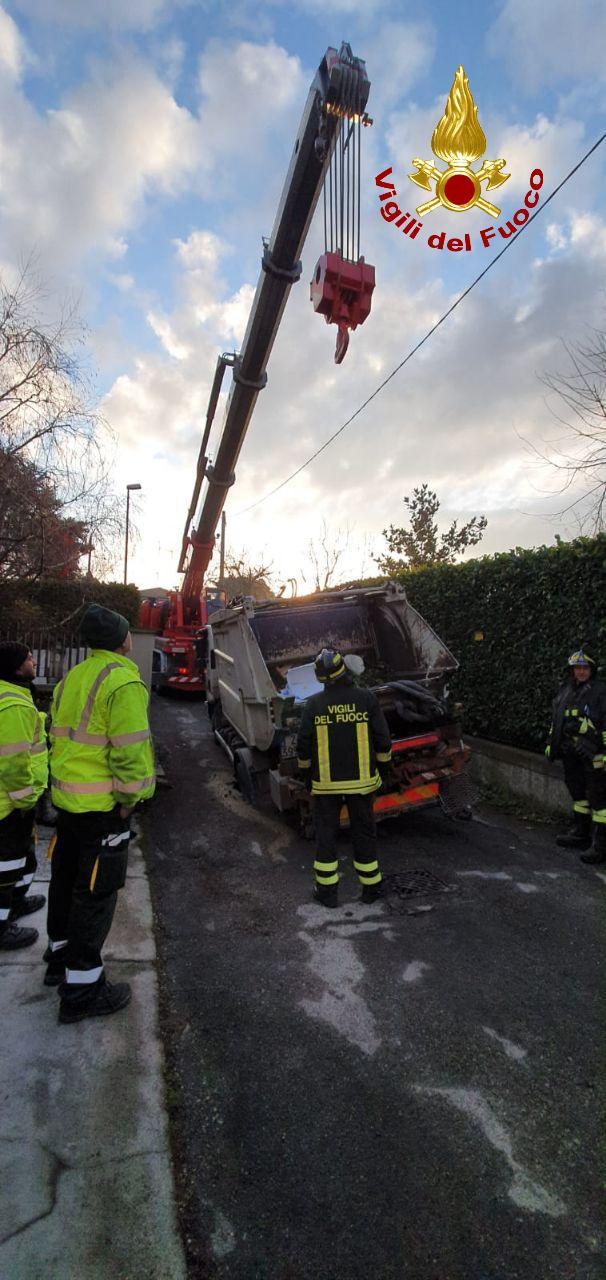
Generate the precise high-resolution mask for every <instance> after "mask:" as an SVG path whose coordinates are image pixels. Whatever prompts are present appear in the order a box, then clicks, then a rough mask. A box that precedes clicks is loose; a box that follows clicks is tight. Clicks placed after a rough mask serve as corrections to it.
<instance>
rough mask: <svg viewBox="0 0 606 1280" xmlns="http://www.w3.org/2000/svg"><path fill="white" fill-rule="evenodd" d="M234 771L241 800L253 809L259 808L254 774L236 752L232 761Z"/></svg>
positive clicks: (257, 789)
mask: <svg viewBox="0 0 606 1280" xmlns="http://www.w3.org/2000/svg"><path fill="white" fill-rule="evenodd" d="M234 771H235V775H236V782H237V784H238V790H239V792H240V795H241V796H242V798H243V800H246V801H248V804H251V805H252V806H253V809H258V807H259V788H258V786H257V780H256V778H255V775H254V773H253V772H252V770H251V769H250V768H249V766H248V763H247V761H246V759H245V758H244V757H243V756H242V754H241V753H240V752H239V751H238V752H236V757H235V760H234Z"/></svg>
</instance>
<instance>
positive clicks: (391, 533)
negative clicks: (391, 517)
mask: <svg viewBox="0 0 606 1280" xmlns="http://www.w3.org/2000/svg"><path fill="white" fill-rule="evenodd" d="M404 505H405V507H406V508H407V510H408V516H409V520H410V528H409V529H406V528H404V527H398V526H397V525H393V524H390V526H389V529H384V530H383V537H384V538H386V539H387V547H388V551H389V552H390V554H389V555H382V556H375V559H376V561H377V564H378V566H379V568H380V569H381V571H382V572H383V573H386V574H397V573H401V571H402V570H403V569H421V568H425V567H427V566H429V565H438V564H453V563H454V561H455V560H456V558H457V556H459V555H460V554H461V552H462V551H465V550H466V548H467V547H475V546H476V544H477V543H478V542H480V541H481V540H482V538H483V536H484V530H485V528H486V525H487V524H488V521H487V519H486V516H473V517H472V519H471V520H468V521H467V524H463V525H461V526H460V527H459V524H458V521H457V520H453V522H452V524H451V526H450V528H449V529H447V530H446V532H445V533H439V532H438V525H437V521H436V518H435V517H436V515H437V513H438V511H439V509H440V500H439V498H438V496H437V494H435V493H434V491H433V489H430V488H429V486H428V485H427V484H422V485H420V486H418V487H417V488H416V489H413V491H412V497H405V498H404Z"/></svg>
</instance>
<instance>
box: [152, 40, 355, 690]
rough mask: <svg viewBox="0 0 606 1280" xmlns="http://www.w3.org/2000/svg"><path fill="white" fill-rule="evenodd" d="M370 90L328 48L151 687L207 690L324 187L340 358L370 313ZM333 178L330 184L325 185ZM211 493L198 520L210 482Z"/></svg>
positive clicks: (169, 605) (230, 358)
mask: <svg viewBox="0 0 606 1280" xmlns="http://www.w3.org/2000/svg"><path fill="white" fill-rule="evenodd" d="M369 90H370V82H369V79H368V76H367V74H366V66H365V63H364V62H363V60H362V59H361V58H356V57H354V55H353V53H352V50H351V46H350V45H349V44H347V43H345V42H344V43H343V44H342V45H341V48H340V50H337V49H333V48H329V49H327V51H326V53H325V55H324V57H323V58H322V61H321V63H320V65H319V67H318V70H317V72H316V75H315V76H314V79H313V81H312V84H311V86H310V89H309V93H308V96H307V101H306V104H305V108H304V111H303V115H302V117H301V121H300V124H299V128H298V131H297V137H296V141H295V145H294V148H293V152H292V157H291V161H290V165H289V168H288V172H287V175H286V179H285V181H284V186H283V189H282V194H281V197H280V202H279V206H278V212H277V214H276V219H275V223H274V226H273V230H272V233H271V236H270V238H269V240H267V241H264V243H263V254H262V259H261V271H260V274H259V280H258V284H257V289H256V293H255V296H254V299H253V303H252V307H251V312H250V317H249V320H248V325H247V328H246V333H245V335H244V339H243V342H242V347H241V350H240V352H239V354H237V355H236V354H235V353H224V354H223V355H220V356H219V357H218V359H217V364H216V368H215V374H214V378H213V382H212V387H211V392H210V398H209V402H208V408H207V413H206V422H205V426H204V432H203V436H202V443H201V445H200V451H199V455H198V461H197V466H196V476H195V483H194V489H193V493H192V497H191V502H190V505H189V510H188V512H187V519H186V521H185V529H184V532H183V541H182V548H181V555H180V559H179V573H182V574H183V575H184V577H183V582H182V586H181V590H180V591H175V592H172V593H170V596H169V600H168V602H165V603H163V602H161V601H156V600H149V601H146V602H145V604H144V606H143V611H142V614H141V619H140V621H141V626H143V627H148V628H153V629H155V628H156V626H159V627H160V628H161V632H160V634H159V636H158V643H157V645H156V653H155V659H154V661H155V666H156V670H155V672H154V683H155V685H156V687H158V688H161V689H171V690H175V691H176V692H196V693H204V692H205V675H204V672H203V670H201V668H200V663H199V660H198V648H199V645H198V637H199V635H200V632H201V630H202V628H203V627H204V626H205V625H206V623H207V621H208V619H209V616H210V614H211V613H212V612H213V611H215V610H216V609H217V607H219V606H220V605H221V602H222V601H221V596H220V594H216V593H213V592H211V591H209V589H208V588H207V587H205V585H204V580H205V576H206V572H207V570H208V566H209V564H210V561H211V559H212V556H213V552H214V549H215V536H216V530H217V527H218V523H219V520H220V517H221V512H222V510H223V506H224V504H225V500H226V497H227V494H228V492H229V489H230V488H231V486H232V485H233V483H234V481H235V472H234V468H235V465H236V463H237V460H238V457H239V454H240V450H241V448H242V444H243V442H244V438H245V436H246V432H247V429H248V424H249V422H250V419H251V416H252V413H253V410H254V408H255V404H256V401H257V396H258V395H259V392H260V391H262V390H263V388H264V387H265V385H266V383H267V371H266V370H267V363H268V360H269V356H270V354H271V350H272V347H273V344H274V341H275V337H276V334H277V331H278V327H279V324H280V321H281V319H282V313H283V311H284V307H285V305H286V301H287V298H288V295H289V293H290V290H291V287H292V285H293V284H295V283H296V282H297V281H298V280H299V279H300V277H301V273H302V264H301V261H300V254H301V251H302V248H303V244H304V242H305V238H306V236H307V232H308V229H309V225H310V222H311V219H312V216H313V213H314V210H315V208H316V204H317V202H318V199H319V197H320V194H321V192H322V191H323V190H324V229H325V234H324V253H323V254H322V255H321V256H320V258H319V261H318V263H317V265H316V267H315V270H314V273H313V277H312V281H311V285H310V296H311V301H312V302H313V306H314V310H315V311H317V312H318V314H320V315H323V316H324V319H325V321H326V323H327V324H335V325H336V326H337V334H338V336H337V349H336V353H335V361H336V362H337V363H338V364H340V363H341V361H342V360H343V358H344V356H345V352H346V351H347V346H348V341H349V331H350V329H352V330H353V329H356V328H357V327H358V325H360V324H363V323H364V321H365V320H366V318H367V317H368V315H369V313H370V305H371V298H372V292H373V289H374V285H375V271H374V267H372V266H371V265H370V264H369V263H367V262H365V260H364V257H363V256H362V255H361V254H360V198H361V184H360V175H361V137H362V131H363V129H364V128H365V127H367V126H369V125H371V124H372V121H371V119H370V117H369V116H368V115H367V113H366V105H367V102H368V94H369ZM325 180H327V181H325ZM227 368H231V374H232V380H231V388H230V391H229V396H228V399H227V405H226V409H225V417H224V421H223V427H222V431H221V436H220V441H219V446H218V451H217V454H216V457H215V459H214V462H211V461H210V459H209V457H208V444H209V438H210V433H211V429H212V426H213V421H214V417H215V412H216V409H217V405H218V402H219V396H220V394H221V388H222V383H223V377H224V374H225V371H226V369H227ZM205 482H206V490H205V496H204V500H203V502H202V505H201V509H200V513H199V515H198V516H197V518H196V512H197V509H198V504H199V502H200V495H201V492H202V488H203V485H204V483H205Z"/></svg>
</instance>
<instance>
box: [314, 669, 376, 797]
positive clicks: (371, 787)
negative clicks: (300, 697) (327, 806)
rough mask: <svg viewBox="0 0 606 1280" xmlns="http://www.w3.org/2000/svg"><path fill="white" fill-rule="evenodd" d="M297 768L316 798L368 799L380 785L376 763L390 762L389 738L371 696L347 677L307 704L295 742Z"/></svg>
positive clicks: (374, 700)
mask: <svg viewBox="0 0 606 1280" xmlns="http://www.w3.org/2000/svg"><path fill="white" fill-rule="evenodd" d="M297 755H298V757H299V760H298V763H299V768H300V769H301V770H302V771H305V770H308V769H310V770H311V780H312V781H311V789H312V791H313V792H314V793H315V794H320V795H330V794H337V795H348V794H352V793H355V794H357V795H367V794H368V793H369V792H371V791H376V790H377V787H380V785H381V778H380V776H379V771H378V769H377V764H379V765H386V764H388V763H389V761H390V760H391V735H390V732H389V728H388V725H387V721H386V719H385V716H384V715H383V712H382V711H381V707H380V705H379V702H378V700H377V698H376V697H375V695H374V693H372V692H371V690H370V689H358V688H356V687H355V685H353V684H351V683H350V681H349V679H347V680H338V681H337V682H336V684H333V685H332V686H328V687H327V688H326V689H322V692H321V693H314V694H313V695H312V697H311V698H308V699H307V701H306V703H305V708H304V711H303V716H302V718H301V726H300V729H299V734H298V738H297Z"/></svg>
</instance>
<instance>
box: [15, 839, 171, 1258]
mask: <svg viewBox="0 0 606 1280" xmlns="http://www.w3.org/2000/svg"><path fill="white" fill-rule="evenodd" d="M42 834H43V835H44V836H45V837H48V835H49V834H50V833H49V832H48V829H45V828H42ZM47 844H48V838H46V839H42V840H41V841H40V844H39V848H38V862H39V870H38V877H37V881H36V887H37V889H38V891H40V889H44V881H45V880H48V863H47V862H46V846H47ZM26 923H27V924H28V925H29V924H30V923H31V924H33V925H34V926H35V927H37V928H38V929H39V930H40V938H39V939H38V942H37V943H36V944H35V946H33V947H30V948H28V949H27V950H24V951H18V952H13V953H10V952H9V953H6V954H2V956H1V958H0V1007H1V1010H2V1014H1V1017H2V1033H3V1054H2V1063H1V1065H0V1083H1V1086H2V1096H3V1097H4V1099H5V1107H4V1123H3V1131H2V1136H1V1137H0V1223H1V1226H0V1276H2V1277H7V1280H8V1277H11V1280H12V1277H15V1280H16V1277H17V1276H18V1277H19V1280H48V1278H49V1277H50V1276H52V1277H53V1280H107V1277H108V1276H112V1277H115V1278H116V1280H185V1277H186V1267H185V1261H184V1255H183V1249H182V1244H181V1240H180V1236H179V1231H178V1224H177V1214H176V1207H175V1195H174V1183H173V1172H172V1164H171V1154H170V1143H169V1135H168V1121H167V1115H166V1110H165V1104H164V1081H163V1068H164V1061H163V1052H162V1046H161V1042H160V1038H159V1029H158V985H157V974H156V951H155V945H154V940H153V933H152V912H151V901H150V896H149V886H148V881H147V875H146V871H145V865H144V862H143V858H142V854H141V850H140V848H139V846H138V843H137V841H135V842H134V844H133V847H132V856H131V865H130V867H129V872H128V877H127V883H126V887H125V889H124V890H123V891H122V893H121V894H120V895H119V898H118V909H117V911H116V918H115V921H114V925H113V928H112V931H111V933H110V935H109V938H108V940H107V944H106V947H105V953H104V958H105V960H106V961H107V967H108V973H109V975H110V977H112V978H115V979H116V980H120V979H124V978H127V979H128V981H129V982H131V984H132V987H133V999H132V1003H131V1005H130V1006H129V1008H128V1009H126V1010H125V1011H124V1012H123V1013H119V1014H116V1015H115V1016H114V1017H111V1018H99V1019H96V1020H91V1021H85V1022H82V1023H78V1024H76V1025H74V1026H68V1027H64V1026H59V1024H58V1022H57V993H56V990H54V989H53V988H48V987H44V986H43V984H42V976H43V972H44V967H43V964H42V952H43V950H44V947H45V945H46V934H45V924H46V911H45V909H44V910H42V911H40V912H39V914H38V915H34V916H30V917H28V919H27V921H26Z"/></svg>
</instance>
